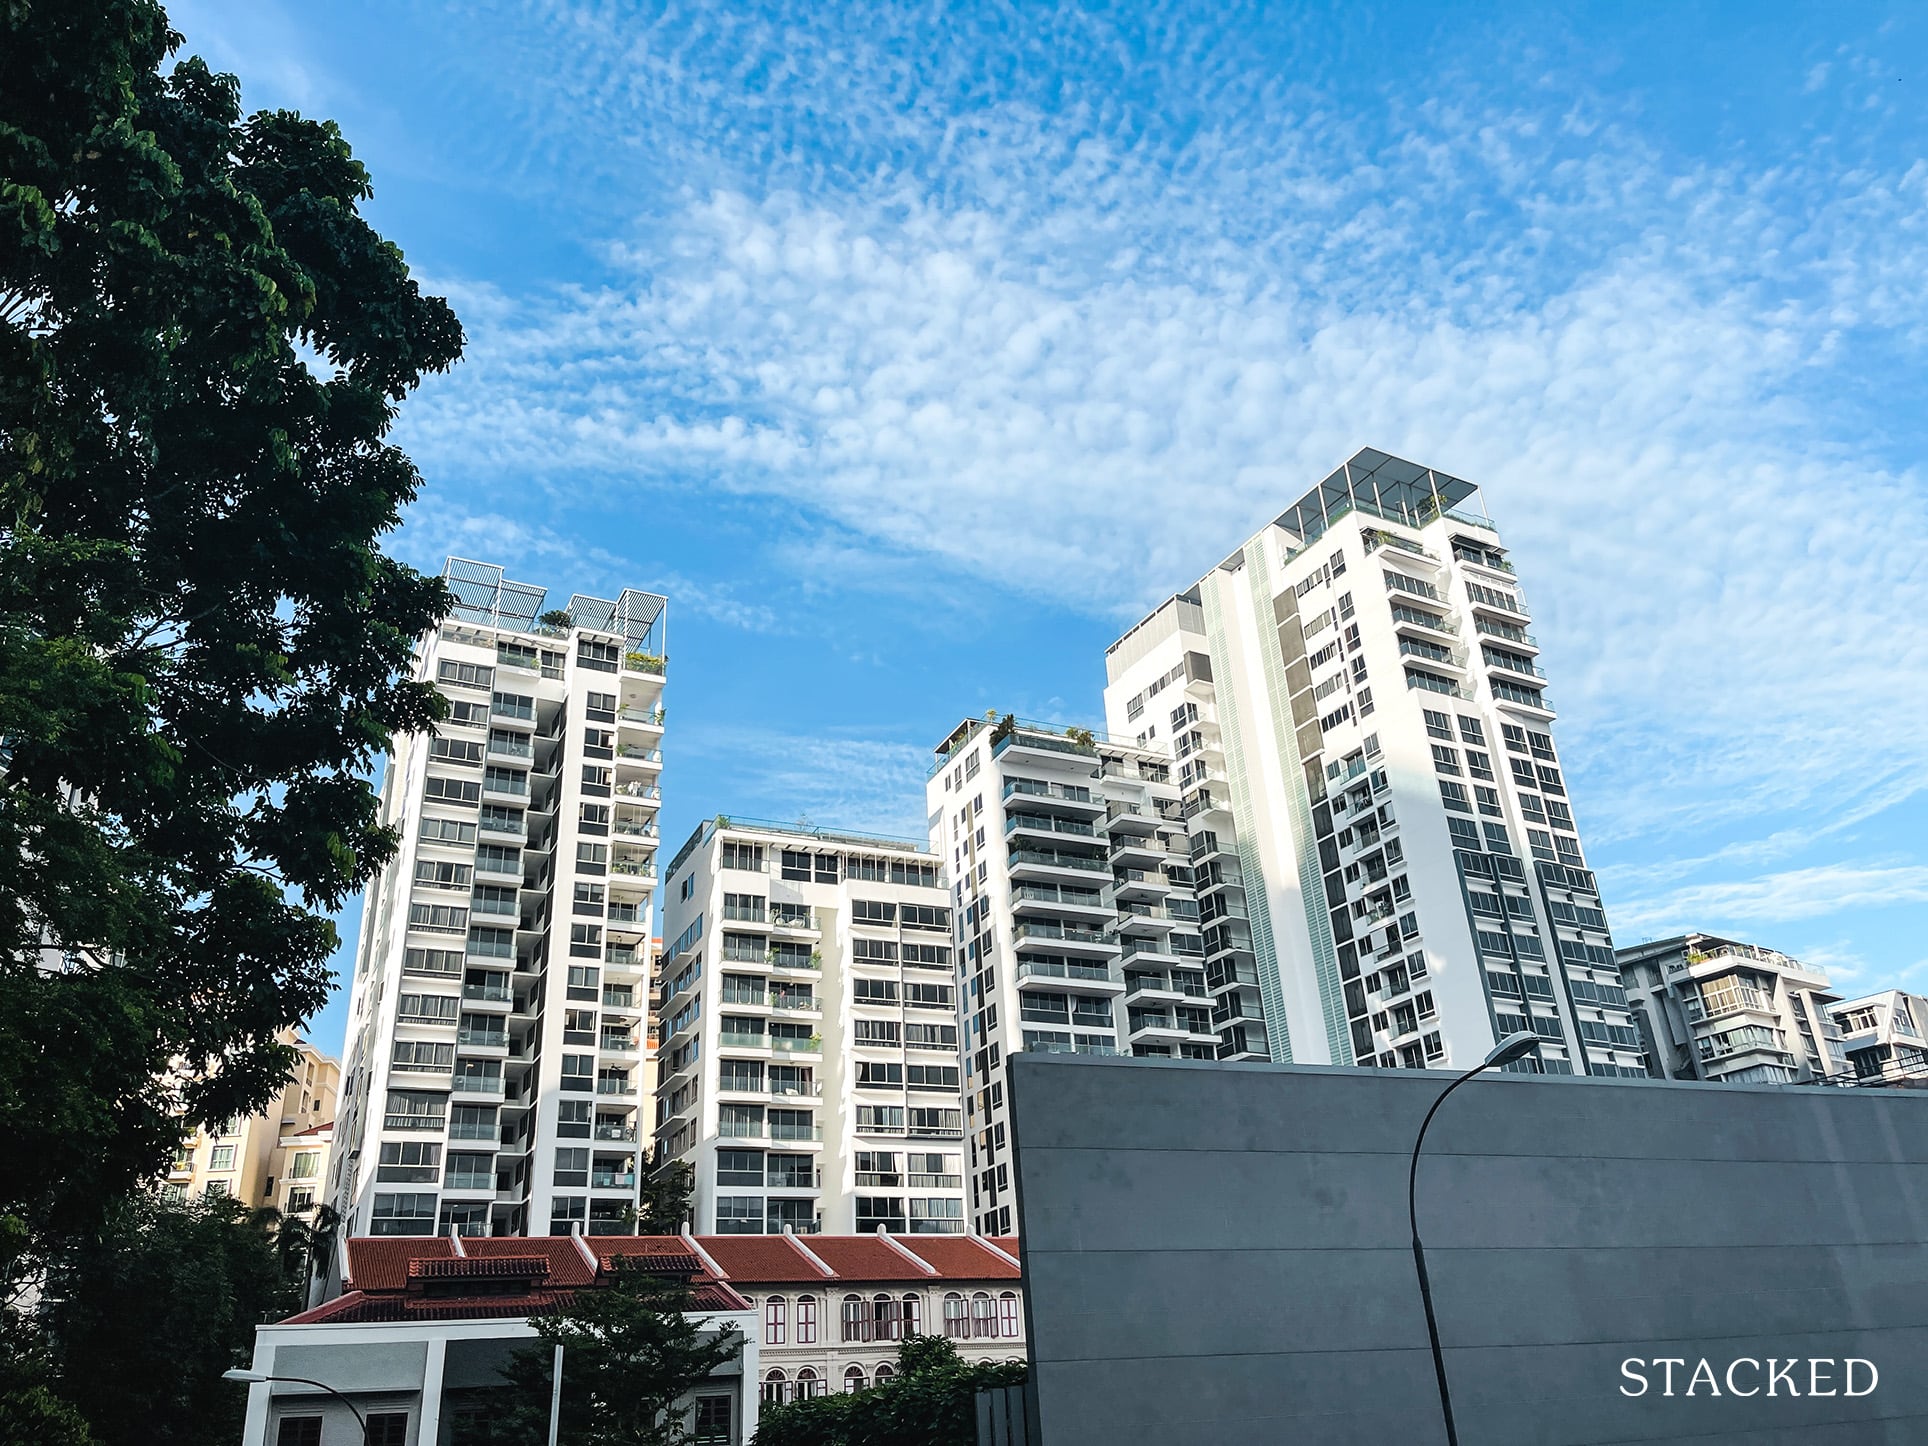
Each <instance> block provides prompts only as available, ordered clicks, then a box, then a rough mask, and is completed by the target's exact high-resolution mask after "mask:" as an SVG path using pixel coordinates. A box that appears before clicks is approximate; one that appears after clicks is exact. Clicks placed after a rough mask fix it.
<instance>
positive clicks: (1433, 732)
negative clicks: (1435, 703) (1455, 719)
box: [1420, 708, 1453, 743]
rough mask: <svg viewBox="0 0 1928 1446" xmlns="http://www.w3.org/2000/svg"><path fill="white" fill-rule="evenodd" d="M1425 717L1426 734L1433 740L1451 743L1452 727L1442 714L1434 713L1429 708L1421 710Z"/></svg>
mask: <svg viewBox="0 0 1928 1446" xmlns="http://www.w3.org/2000/svg"><path fill="white" fill-rule="evenodd" d="M1420 711H1422V712H1423V713H1424V714H1425V715H1426V732H1427V733H1428V734H1429V735H1430V736H1432V737H1434V738H1443V739H1445V740H1446V741H1447V742H1448V743H1451V742H1452V741H1453V725H1452V722H1451V720H1450V719H1448V718H1447V716H1446V715H1445V714H1444V713H1435V712H1434V711H1433V710H1432V709H1431V708H1424V709H1421V710H1420Z"/></svg>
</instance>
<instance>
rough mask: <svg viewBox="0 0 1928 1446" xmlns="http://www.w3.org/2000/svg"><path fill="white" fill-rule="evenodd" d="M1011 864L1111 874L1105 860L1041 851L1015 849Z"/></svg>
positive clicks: (1012, 853) (1012, 852)
mask: <svg viewBox="0 0 1928 1446" xmlns="http://www.w3.org/2000/svg"><path fill="white" fill-rule="evenodd" d="M1011 863H1012V864H1013V865H1017V864H1037V865H1039V866H1040V867H1043V868H1053V869H1077V870H1079V871H1080V872H1082V873H1089V874H1103V873H1109V872H1110V868H1109V867H1108V866H1107V865H1106V863H1105V861H1104V860H1103V859H1091V858H1082V857H1080V856H1078V855H1076V854H1058V853H1046V852H1044V851H1043V850H1040V849H1013V850H1012V851H1011Z"/></svg>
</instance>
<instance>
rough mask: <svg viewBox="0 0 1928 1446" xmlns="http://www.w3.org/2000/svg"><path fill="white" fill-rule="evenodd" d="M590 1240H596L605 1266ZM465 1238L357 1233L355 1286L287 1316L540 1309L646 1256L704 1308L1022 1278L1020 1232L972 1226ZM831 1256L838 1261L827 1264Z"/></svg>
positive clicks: (352, 1256)
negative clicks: (692, 1236) (783, 1290)
mask: <svg viewBox="0 0 1928 1446" xmlns="http://www.w3.org/2000/svg"><path fill="white" fill-rule="evenodd" d="M585 1246H586V1247H587V1248H588V1249H589V1250H593V1251H594V1252H595V1256H596V1262H595V1265H594V1266H592V1265H591V1263H590V1261H589V1258H588V1257H587V1256H586V1255H585V1253H584V1247H585ZM461 1247H462V1250H461V1254H460V1255H458V1254H456V1251H455V1247H454V1245H453V1244H452V1243H451V1242H450V1241H449V1240H448V1239H447V1238H446V1237H443V1236H423V1235H413V1236H382V1237H373V1238H371V1237H358V1238H355V1239H351V1240H349V1241H348V1242H347V1245H346V1249H347V1252H348V1257H347V1258H348V1267H349V1279H350V1283H351V1289H350V1290H349V1291H348V1292H347V1293H346V1294H345V1295H343V1296H341V1297H340V1298H339V1299H337V1300H332V1301H329V1302H328V1303H327V1304H325V1305H321V1306H317V1307H316V1308H315V1309H314V1310H310V1311H304V1312H303V1313H302V1314H300V1315H297V1316H293V1317H291V1318H290V1319H289V1321H288V1322H287V1323H288V1324H290V1325H311V1324H317V1323H321V1322H332V1321H409V1320H462V1319H471V1320H473V1319H486V1318H489V1317H499V1316H524V1315H531V1314H539V1313H541V1312H542V1311H546V1310H551V1309H554V1308H555V1307H556V1306H557V1305H559V1304H561V1303H562V1302H564V1301H566V1300H567V1299H568V1298H569V1296H570V1295H571V1293H572V1292H573V1291H575V1290H576V1289H578V1288H580V1287H583V1286H587V1285H590V1284H592V1283H594V1282H595V1281H596V1280H597V1278H598V1277H606V1276H607V1275H608V1274H609V1273H610V1272H611V1271H613V1270H614V1269H616V1268H617V1266H618V1265H619V1263H621V1262H624V1261H632V1260H638V1259H646V1260H653V1261H656V1262H657V1263H658V1264H659V1266H660V1268H661V1269H663V1270H664V1271H666V1272H673V1273H675V1274H678V1275H684V1276H687V1277H688V1278H689V1281H690V1284H691V1286H692V1287H693V1288H694V1290H695V1303H696V1307H697V1309H699V1310H716V1311H739V1310H748V1309H749V1304H748V1302H747V1301H745V1300H744V1298H743V1296H742V1295H741V1294H740V1293H739V1291H740V1290H759V1289H761V1288H762V1287H764V1286H766V1285H790V1286H795V1285H823V1286H826V1287H830V1286H833V1285H836V1284H839V1283H848V1284H859V1283H863V1282H882V1281H892V1282H898V1281H931V1282H935V1281H947V1280H948V1281H971V1280H986V1281H990V1280H1016V1279H1017V1278H1018V1270H1017V1267H1016V1266H1015V1265H1013V1264H1012V1263H1011V1262H1010V1261H1009V1260H1007V1259H1006V1258H1005V1257H1004V1256H1003V1255H1001V1254H1000V1253H999V1250H1000V1249H1005V1250H1011V1251H1015V1250H1016V1249H1017V1240H1016V1238H1015V1237H1012V1236H1003V1237H999V1238H998V1239H996V1240H993V1241H985V1240H983V1239H980V1238H977V1237H975V1236H963V1235H898V1236H891V1237H889V1238H888V1239H886V1238H883V1237H880V1236H876V1235H810V1236H789V1235H705V1236H703V1237H701V1238H700V1239H698V1240H696V1241H694V1242H691V1241H690V1240H688V1239H685V1238H684V1237H682V1236H677V1235H613V1236H612V1235H598V1236H591V1237H586V1238H583V1239H581V1240H579V1239H578V1238H577V1237H574V1236H568V1235H537V1236H529V1237H522V1236H483V1237H464V1239H463V1240H462V1241H461ZM994 1247H996V1248H994ZM705 1257H708V1259H707V1260H706V1259H705ZM913 1257H914V1258H913ZM819 1260H821V1261H822V1262H823V1264H824V1265H825V1266H827V1267H829V1269H830V1270H831V1271H832V1272H833V1273H832V1274H830V1275H825V1274H824V1273H823V1270H822V1269H820V1268H819V1266H818V1265H817V1263H816V1262H817V1261H819ZM709 1261H714V1262H715V1264H716V1266H717V1267H718V1269H719V1270H720V1271H721V1273H722V1278H721V1279H719V1278H717V1277H716V1276H715V1275H714V1274H713V1273H712V1272H711V1270H710V1267H709V1263H708V1262H709ZM920 1261H921V1262H923V1265H921V1266H920V1265H919V1263H918V1262H920ZM924 1266H928V1267H930V1268H929V1269H928V1270H927V1269H925V1268H924Z"/></svg>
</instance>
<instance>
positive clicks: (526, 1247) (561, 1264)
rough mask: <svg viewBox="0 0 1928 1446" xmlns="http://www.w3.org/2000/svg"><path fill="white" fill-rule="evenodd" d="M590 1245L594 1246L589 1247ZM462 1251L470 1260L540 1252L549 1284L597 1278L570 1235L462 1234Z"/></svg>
mask: <svg viewBox="0 0 1928 1446" xmlns="http://www.w3.org/2000/svg"><path fill="white" fill-rule="evenodd" d="M592 1248H593V1247H592ZM462 1253H463V1254H464V1255H467V1256H469V1257H470V1258H471V1259H476V1258H482V1259H487V1258H491V1257H500V1256H504V1255H540V1256H542V1257H543V1258H544V1259H545V1260H547V1261H548V1262H549V1283H550V1284H551V1285H559V1286H574V1285H587V1284H589V1282H590V1281H592V1280H594V1279H595V1278H596V1272H595V1270H594V1269H593V1268H592V1267H591V1266H590V1264H589V1258H588V1257H587V1256H585V1255H584V1254H583V1253H582V1248H581V1247H580V1246H578V1245H577V1244H576V1240H575V1237H574V1236H572V1235H530V1236H526V1237H525V1236H516V1235H478V1236H470V1237H465V1238H464V1239H463V1241H462Z"/></svg>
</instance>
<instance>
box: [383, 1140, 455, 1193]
mask: <svg viewBox="0 0 1928 1446" xmlns="http://www.w3.org/2000/svg"><path fill="white" fill-rule="evenodd" d="M380 1161H381V1162H380V1164H378V1165H377V1166H376V1168H375V1178H376V1179H377V1180H382V1181H387V1182H389V1183H392V1184H397V1185H432V1184H434V1183H435V1181H436V1179H437V1178H438V1177H439V1176H440V1174H441V1166H442V1147H441V1146H440V1145H438V1144H435V1143H433V1142H432V1141H428V1140H385V1141H383V1142H382V1148H381V1157H380Z"/></svg>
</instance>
